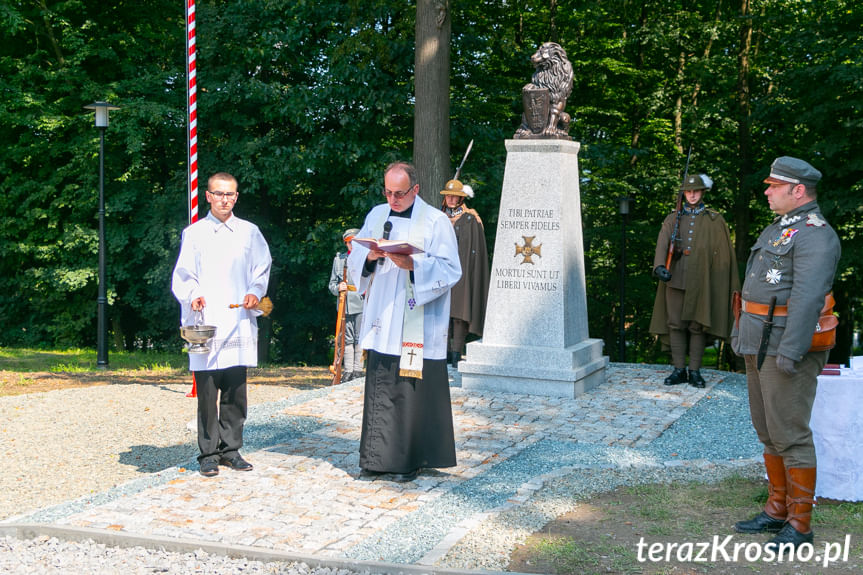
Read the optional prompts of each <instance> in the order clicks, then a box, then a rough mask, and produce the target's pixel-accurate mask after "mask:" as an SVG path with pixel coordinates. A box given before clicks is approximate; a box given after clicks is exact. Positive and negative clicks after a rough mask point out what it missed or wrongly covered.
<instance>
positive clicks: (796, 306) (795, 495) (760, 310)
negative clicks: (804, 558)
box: [731, 156, 841, 551]
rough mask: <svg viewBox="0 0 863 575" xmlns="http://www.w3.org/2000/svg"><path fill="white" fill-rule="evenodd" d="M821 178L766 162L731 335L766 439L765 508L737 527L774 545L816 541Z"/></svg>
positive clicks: (833, 242)
mask: <svg viewBox="0 0 863 575" xmlns="http://www.w3.org/2000/svg"><path fill="white" fill-rule="evenodd" d="M820 179H821V172H819V171H818V170H816V169H815V168H814V167H813V166H811V165H810V164H809V163H808V162H805V161H803V160H800V159H797V158H792V157H789V156H782V157H780V158H776V160H775V161H774V162H773V165H771V166H770V175H769V176H768V177H767V179H766V180H764V183H765V184H767V189H766V190H764V195H765V196H767V203H768V204H769V206H770V209H771V210H772V211H773V212H774V213H775V214H776V218H775V219H774V220H773V222H772V223H771V224H770V225H769V226H767V227H766V228H764V231H763V232H761V235H760V236H759V237H758V241H757V242H755V246H754V247H753V248H752V250H751V251H750V254H749V261H748V262H747V264H746V275H745V278H744V280H743V292H742V296H743V301H742V305H741V310H740V317H739V319H738V321H737V324H736V325H735V326H734V330H733V332H732V337H731V345H732V347H733V348H734V351H735V352H736V353H737V354H738V355H742V356H743V358H744V360H745V361H746V379H747V383H748V387H749V412H750V415H751V416H752V425H753V427H755V431H756V432H757V433H758V439H759V440H760V441H761V443H763V444H764V467H765V469H766V471H767V481H768V484H769V496H768V498H767V504H766V505H765V506H764V510H763V511H761V512H760V513H759V514H758V515H756V516H755V517H753V518H752V519H750V520H748V521H739V522H737V523H736V524H735V525H734V529H735V530H736V531H738V532H740V533H776V537H774V538H773V539H772V540H771V541H770V542H769V543H768V544H767V548H773V549H774V551H776V550H777V549H778V547H779V545H782V544H787V545H790V546H793V547H795V548H796V547H797V546H798V545H802V544H804V543H809V544H811V543H812V540H813V535H812V529H811V527H810V520H811V516H812V504H813V503H814V497H815V476H816V459H815V445H814V443H813V440H812V430H811V429H810V427H809V418H810V416H811V415H812V404H813V403H814V401H815V390H816V387H817V378H818V374H819V373H821V369H822V368H823V367H824V364H825V363H826V361H827V356H828V354H829V351H827V350H829V349H830V347H831V346H832V345H830V344H828V345H823V343H824V342H820V341H817V342H816V341H815V340H814V339H813V336H814V333H815V332H816V331H819V332H820V333H819V337H818V339H819V340H820V339H821V335H822V334H823V333H824V331H829V324H828V325H825V326H822V323H824V324H827V323H828V322H827V318H830V319H832V316H831V315H826V317H821V316H822V313H824V312H823V311H822V310H823V309H825V308H828V309H829V307H830V305H832V304H830V303H829V302H830V301H831V300H832V296H829V297H828V294H829V292H830V290H831V287H832V285H833V277H834V275H835V274H836V268H837V266H838V264H839V256H840V252H841V247H840V245H839V237H838V236H837V235H836V232H835V231H833V228H832V227H830V224H828V223H827V221H826V220H825V219H824V216H823V215H822V214H821V209H820V208H819V207H818V202H817V201H816V200H817V194H816V186H817V184H818V182H819V180H820ZM771 300H773V305H772V307H773V309H772V312H773V313H772V322H771V323H767V317H768V316H770V315H771V314H770V311H771V309H770V308H771V304H770V302H771ZM792 300H793V304H792ZM765 326H769V327H765ZM833 327H834V328H835V323H834V324H833ZM822 328H826V329H823V330H822ZM834 335H835V332H834ZM834 343H835V340H834ZM762 345H763V346H764V347H762ZM762 362H763V363H762Z"/></svg>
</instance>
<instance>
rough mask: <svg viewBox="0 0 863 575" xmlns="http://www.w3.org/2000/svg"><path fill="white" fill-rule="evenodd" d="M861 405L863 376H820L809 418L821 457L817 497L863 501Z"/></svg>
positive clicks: (862, 414) (817, 451) (819, 456)
mask: <svg viewBox="0 0 863 575" xmlns="http://www.w3.org/2000/svg"><path fill="white" fill-rule="evenodd" d="M843 371H845V370H843ZM861 405H863V376H857V375H853V376H852V375H842V376H827V375H821V376H819V377H818V389H817V391H816V394H815V403H814V404H813V406H812V418H811V419H810V421H809V427H810V428H811V429H812V437H813V439H814V441H815V454H816V456H817V458H818V477H817V481H816V483H815V495H816V497H824V498H827V499H839V500H842V501H863V411H861V410H860V406H861Z"/></svg>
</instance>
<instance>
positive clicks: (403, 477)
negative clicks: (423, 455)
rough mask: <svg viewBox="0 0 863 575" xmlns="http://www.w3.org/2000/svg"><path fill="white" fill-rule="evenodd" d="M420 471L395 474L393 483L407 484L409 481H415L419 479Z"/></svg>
mask: <svg viewBox="0 0 863 575" xmlns="http://www.w3.org/2000/svg"><path fill="white" fill-rule="evenodd" d="M419 471H420V470H419V469H414V470H413V471H409V472H407V473H394V474H393V481H395V482H396V483H407V482H408V481H413V480H414V479H416V478H417V474H418V473H419Z"/></svg>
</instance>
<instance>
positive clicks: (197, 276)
mask: <svg viewBox="0 0 863 575" xmlns="http://www.w3.org/2000/svg"><path fill="white" fill-rule="evenodd" d="M271 264H272V258H271V257H270V249H269V247H268V246H267V242H266V240H265V239H264V236H263V235H262V234H261V231H260V230H259V229H258V226H256V225H255V224H253V223H251V222H248V221H246V220H243V219H240V218H238V217H237V216H234V215H232V216H231V217H230V218H228V221H227V222H221V221H220V220H219V219H218V218H216V217H215V216H213V214H212V213H208V214H207V217H206V218H203V219H201V220H199V221H197V222H195V223H194V224H192V225H190V226H188V227H187V228H186V229H185V230H183V238H182V243H181V245H180V255H179V257H178V258H177V264H176V266H175V267H174V274H173V278H172V283H171V290H172V291H173V292H174V296H175V297H176V298H177V300H178V301H179V302H180V307H181V324H182V325H184V326H185V325H195V323H196V316H197V314H196V312H193V311H192V307H191V304H192V301H193V300H195V299H197V298H198V297H202V296H203V298H204V299H205V301H206V304H207V305H206V307H205V308H204V310H203V320H204V322H203V323H204V324H205V325H213V326H215V327H216V334H215V336H214V337H213V340H212V341H210V343H209V344H208V345H209V347H210V353H209V354H189V369H191V370H192V371H203V370H213V369H225V368H228V367H234V366H239V365H245V366H247V367H255V366H256V365H257V364H258V324H257V320H256V317H257V316H259V315H261V312H260V311H257V310H247V309H244V308H242V307H238V308H233V309H231V307H230V305H231V304H241V303H243V298H244V297H245V296H246V294H253V295H255V296H257V298H258V299H261V298H262V297H264V295H266V293H267V284H268V283H269V277H270V266H271Z"/></svg>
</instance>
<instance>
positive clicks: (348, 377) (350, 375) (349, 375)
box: [339, 371, 354, 383]
mask: <svg viewBox="0 0 863 575" xmlns="http://www.w3.org/2000/svg"><path fill="white" fill-rule="evenodd" d="M353 378H354V374H353V373H351V372H349V371H343V372H342V378H341V379H340V380H339V383H345V382H346V381H350V380H352V379H353Z"/></svg>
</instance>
